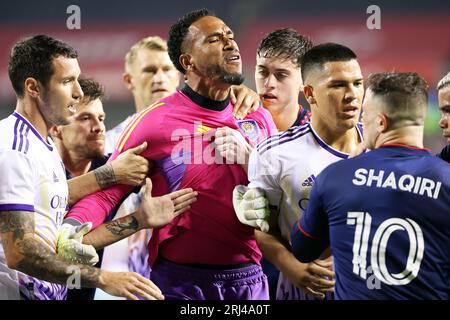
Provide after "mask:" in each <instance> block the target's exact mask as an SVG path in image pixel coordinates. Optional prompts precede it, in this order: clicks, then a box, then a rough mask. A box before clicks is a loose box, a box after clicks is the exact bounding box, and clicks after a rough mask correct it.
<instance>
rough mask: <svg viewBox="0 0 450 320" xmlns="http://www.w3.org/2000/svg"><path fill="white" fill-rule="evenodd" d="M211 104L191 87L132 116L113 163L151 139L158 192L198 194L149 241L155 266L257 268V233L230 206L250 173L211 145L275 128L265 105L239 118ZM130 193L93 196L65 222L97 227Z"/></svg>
mask: <svg viewBox="0 0 450 320" xmlns="http://www.w3.org/2000/svg"><path fill="white" fill-rule="evenodd" d="M188 95H189V97H188ZM194 101H196V102H197V103H198V104H197V103H195V102H194ZM205 101H206V102H205ZM211 103H212V100H209V99H206V98H204V97H201V96H199V95H198V94H196V93H195V92H193V91H192V90H191V89H190V88H189V87H187V86H186V87H185V88H184V89H183V91H177V92H176V93H174V94H172V95H170V96H169V97H166V98H164V99H162V100H160V101H159V102H157V103H155V104H153V105H152V106H150V107H148V108H147V109H145V110H144V111H142V112H141V113H139V114H137V115H136V116H135V117H134V119H133V120H132V121H131V122H130V124H129V125H128V126H127V127H126V128H125V130H124V131H123V132H122V134H121V137H120V139H119V141H118V143H117V145H116V150H115V152H114V153H113V155H112V156H111V158H110V160H113V159H115V158H116V157H117V155H118V154H119V153H121V152H124V151H125V150H127V149H129V148H133V147H135V146H137V145H139V144H141V143H142V142H144V141H147V142H148V147H147V150H146V151H144V153H143V154H142V155H143V156H144V157H146V158H147V159H149V160H152V161H154V163H155V164H156V167H157V170H156V171H155V172H153V174H151V178H152V182H153V191H152V194H153V195H154V196H158V195H163V194H166V193H167V192H173V191H176V190H179V189H183V188H193V189H194V190H195V191H198V193H199V195H198V197H197V199H198V200H197V201H196V202H195V203H193V204H192V205H191V209H190V210H189V211H187V212H185V213H184V214H182V215H181V216H178V217H176V218H175V219H174V220H173V221H172V222H171V223H169V224H168V225H167V226H165V227H163V228H160V229H156V230H154V231H153V235H152V238H151V240H150V243H149V252H150V263H151V264H153V262H154V261H155V260H156V258H157V256H158V255H161V256H162V257H164V258H166V259H169V260H171V261H174V262H178V263H191V264H216V265H217V264H221V265H231V264H239V263H246V262H255V263H259V260H260V258H261V253H260V251H259V249H258V247H257V244H256V241H255V238H254V231H253V229H252V228H250V227H248V226H245V225H243V224H241V223H240V222H239V220H238V219H237V217H236V215H235V212H234V209H233V204H232V193H233V189H234V187H235V186H236V185H238V184H244V185H247V184H248V180H247V175H246V174H245V171H244V170H243V169H242V167H241V165H239V164H226V162H225V159H223V158H221V157H220V156H219V155H216V154H215V151H214V148H213V146H212V144H211V141H212V137H214V133H215V130H216V129H217V128H220V127H224V126H228V127H230V128H232V129H237V130H239V131H240V132H241V133H242V135H243V136H244V137H245V138H246V140H247V141H248V142H249V143H250V144H251V145H253V146H254V145H256V143H258V142H259V141H261V140H262V139H264V138H265V137H267V136H269V135H272V134H274V133H276V132H277V129H276V127H275V124H274V122H273V120H272V118H271V116H270V114H269V112H268V111H267V110H265V109H264V108H259V109H258V110H257V111H256V112H254V113H251V114H249V115H248V116H247V117H246V118H245V119H244V120H241V121H239V120H236V119H235V118H234V117H233V114H232V110H233V108H232V105H231V104H230V103H228V104H225V105H223V106H222V108H221V109H220V108H216V109H215V110H212V107H213V106H212V105H211ZM222 103H223V102H222ZM199 104H201V105H202V106H203V107H202V106H200V105H199ZM220 104H221V102H216V105H220ZM205 106H207V107H208V108H207V107H205ZM216 107H217V106H216ZM132 189H133V188H132V187H130V186H124V185H117V186H113V187H110V188H108V189H107V190H104V191H101V192H97V193H95V194H92V195H90V196H87V197H85V198H83V199H82V200H81V201H79V202H78V203H77V204H76V205H75V206H74V207H73V208H72V209H71V210H70V211H69V213H68V216H67V217H66V218H69V217H70V218H74V219H76V220H79V221H80V222H87V221H92V222H93V224H94V228H95V227H97V226H98V225H100V224H101V223H103V221H104V220H105V217H106V216H107V215H108V213H109V212H110V211H111V210H112V209H113V208H114V206H115V205H117V203H118V202H119V201H120V200H121V199H122V198H123V197H124V196H125V195H126V194H127V193H129V192H130V191H131V190H132Z"/></svg>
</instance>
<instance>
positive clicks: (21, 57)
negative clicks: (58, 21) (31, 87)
mask: <svg viewBox="0 0 450 320" xmlns="http://www.w3.org/2000/svg"><path fill="white" fill-rule="evenodd" d="M58 56H63V57H66V58H77V57H78V54H77V52H76V51H75V49H73V48H72V47H71V46H69V45H68V44H66V43H64V42H62V41H60V40H57V39H53V38H51V37H49V36H46V35H37V36H34V37H30V38H26V39H24V40H22V41H20V42H18V43H16V45H15V46H14V47H13V48H12V50H11V55H10V58H9V65H8V74H9V79H10V80H11V84H12V86H13V88H14V91H15V92H16V95H17V96H18V97H19V98H22V97H23V94H24V83H25V80H26V79H27V78H28V77H31V78H34V79H36V80H38V81H39V82H40V83H42V85H44V86H46V85H47V84H48V81H49V80H50V78H51V76H52V75H53V73H54V68H53V59H54V58H57V57H58Z"/></svg>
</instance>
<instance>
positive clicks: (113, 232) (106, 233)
mask: <svg viewBox="0 0 450 320" xmlns="http://www.w3.org/2000/svg"><path fill="white" fill-rule="evenodd" d="M151 192H152V183H151V180H150V179H148V178H147V179H146V185H145V187H144V189H143V191H142V201H141V206H140V207H139V209H138V210H137V211H136V212H134V213H133V214H130V215H128V216H125V217H122V218H119V219H116V220H113V221H110V222H107V223H104V224H102V225H100V226H99V227H98V228H96V229H95V230H93V231H91V232H89V233H88V234H87V235H85V236H84V237H83V244H89V245H92V246H94V248H95V249H97V250H98V249H101V248H103V247H105V246H107V245H110V244H112V243H114V242H117V241H119V240H121V239H123V238H126V237H129V236H130V235H132V234H134V233H136V232H137V231H139V230H141V229H151V228H160V227H162V226H165V225H166V224H168V223H170V222H171V221H172V220H173V219H174V218H175V217H176V216H178V215H180V214H182V213H184V212H185V211H186V210H188V209H190V205H191V204H192V203H194V202H195V201H196V200H197V198H196V197H197V195H198V193H197V192H195V191H193V190H192V189H190V188H188V189H181V190H178V191H174V192H171V193H169V194H166V195H164V196H161V197H153V196H152V194H151Z"/></svg>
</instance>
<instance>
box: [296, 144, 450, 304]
mask: <svg viewBox="0 0 450 320" xmlns="http://www.w3.org/2000/svg"><path fill="white" fill-rule="evenodd" d="M449 177H450V166H449V164H448V163H446V162H444V161H442V160H441V159H439V158H438V157H435V156H432V155H431V154H430V153H429V152H428V151H427V150H424V149H416V148H412V147H408V146H403V145H384V146H382V147H380V148H378V149H376V150H373V151H370V152H368V153H365V154H362V155H360V156H358V157H356V158H352V159H349V160H346V161H340V162H337V163H335V164H332V165H330V166H329V167H328V168H326V169H325V170H324V171H323V172H322V173H321V174H320V175H319V176H318V177H317V179H316V183H315V185H314V187H313V190H312V192H311V199H310V202H309V205H308V208H307V210H306V211H305V213H304V215H303V216H302V219H301V222H299V223H297V224H296V225H295V226H294V228H293V233H292V241H293V251H294V253H295V255H296V256H297V258H299V259H300V261H310V260H312V259H315V257H317V256H319V255H320V253H321V252H322V250H323V249H324V248H326V247H327V246H328V245H331V250H332V252H333V257H334V267H335V273H336V287H335V295H336V299H445V300H448V299H450V276H449V275H450V250H449V243H450V179H449Z"/></svg>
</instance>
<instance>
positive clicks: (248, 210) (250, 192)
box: [233, 185, 270, 232]
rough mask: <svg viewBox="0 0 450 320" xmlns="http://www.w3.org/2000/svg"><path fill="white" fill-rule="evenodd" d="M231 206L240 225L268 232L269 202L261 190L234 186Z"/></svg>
mask: <svg viewBox="0 0 450 320" xmlns="http://www.w3.org/2000/svg"><path fill="white" fill-rule="evenodd" d="M233 206H234V210H235V211H236V215H237V217H238V219H239V221H240V222H241V223H243V224H246V225H248V226H251V227H253V228H255V229H258V230H261V231H263V232H267V231H269V222H268V220H269V216H270V209H269V201H268V200H267V199H266V197H265V193H264V190H263V189H261V188H248V187H246V186H243V185H238V186H236V187H235V188H234V190H233Z"/></svg>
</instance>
